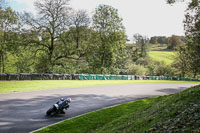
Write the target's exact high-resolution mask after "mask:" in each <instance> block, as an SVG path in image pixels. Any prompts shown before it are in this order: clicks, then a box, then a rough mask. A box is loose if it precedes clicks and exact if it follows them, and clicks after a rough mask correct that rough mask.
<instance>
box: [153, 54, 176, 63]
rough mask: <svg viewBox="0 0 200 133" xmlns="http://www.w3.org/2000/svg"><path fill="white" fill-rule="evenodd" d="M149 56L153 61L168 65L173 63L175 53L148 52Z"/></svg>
mask: <svg viewBox="0 0 200 133" xmlns="http://www.w3.org/2000/svg"><path fill="white" fill-rule="evenodd" d="M149 56H150V57H151V58H152V59H153V60H155V61H163V62H165V63H166V64H168V65H169V64H171V63H172V62H173V61H174V56H175V53H174V52H173V51H150V52H149Z"/></svg>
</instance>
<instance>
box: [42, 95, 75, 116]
mask: <svg viewBox="0 0 200 133" xmlns="http://www.w3.org/2000/svg"><path fill="white" fill-rule="evenodd" d="M70 102H71V98H67V99H64V98H61V99H60V100H59V101H58V102H57V103H56V104H54V105H53V106H52V107H51V108H50V109H48V110H47V112H46V115H47V116H50V115H56V114H65V112H64V109H65V110H67V109H68V108H69V103H70Z"/></svg>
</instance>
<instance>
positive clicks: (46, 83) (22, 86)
mask: <svg viewBox="0 0 200 133" xmlns="http://www.w3.org/2000/svg"><path fill="white" fill-rule="evenodd" d="M136 83H188V82H185V81H158V80H106V81H104V80H93V81H91V80H90V81H89V80H87V81H80V80H79V81H77V80H76V81H74V80H38V81H0V93H9V92H22V91H33V90H44V89H58V88H73V87H89V86H99V85H116V84H136ZM189 83H194V82H189ZM195 83H196V82H195Z"/></svg>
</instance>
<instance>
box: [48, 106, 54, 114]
mask: <svg viewBox="0 0 200 133" xmlns="http://www.w3.org/2000/svg"><path fill="white" fill-rule="evenodd" d="M53 110H54V109H53V107H51V108H50V109H49V110H47V112H46V115H47V116H49V115H51V113H53Z"/></svg>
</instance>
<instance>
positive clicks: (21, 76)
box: [0, 73, 200, 81]
mask: <svg viewBox="0 0 200 133" xmlns="http://www.w3.org/2000/svg"><path fill="white" fill-rule="evenodd" d="M0 80H181V81H200V79H192V78H181V77H165V76H135V75H101V74H49V73H43V74H40V73H0Z"/></svg>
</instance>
